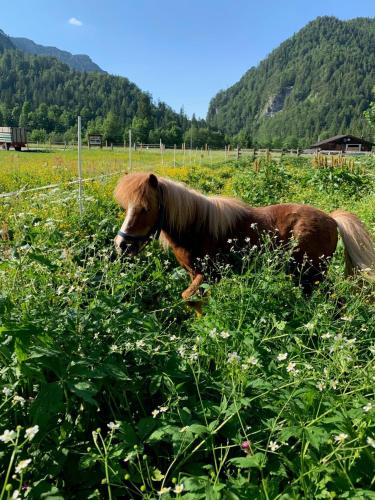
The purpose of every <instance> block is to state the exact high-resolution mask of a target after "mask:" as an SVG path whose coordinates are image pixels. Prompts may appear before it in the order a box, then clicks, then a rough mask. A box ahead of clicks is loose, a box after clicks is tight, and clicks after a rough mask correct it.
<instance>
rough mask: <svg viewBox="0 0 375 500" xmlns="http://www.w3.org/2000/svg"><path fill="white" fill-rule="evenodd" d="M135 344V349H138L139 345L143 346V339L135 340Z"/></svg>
mask: <svg viewBox="0 0 375 500" xmlns="http://www.w3.org/2000/svg"><path fill="white" fill-rule="evenodd" d="M135 345H136V347H137V349H140V348H141V347H144V346H145V341H144V340H137V342H136V343H135Z"/></svg>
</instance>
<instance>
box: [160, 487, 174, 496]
mask: <svg viewBox="0 0 375 500" xmlns="http://www.w3.org/2000/svg"><path fill="white" fill-rule="evenodd" d="M170 491H171V488H167V487H165V486H163V487H162V488H161V489H160V490H159V491H158V495H159V496H162V495H165V494H167V493H169V492H170Z"/></svg>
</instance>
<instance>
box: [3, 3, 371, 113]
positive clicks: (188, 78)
mask: <svg viewBox="0 0 375 500" xmlns="http://www.w3.org/2000/svg"><path fill="white" fill-rule="evenodd" d="M15 9H16V10H15V12H14V14H13V13H12V12H10V11H9V10H8V11H7V12H3V15H2V19H1V22H0V28H2V29H3V30H4V31H5V32H6V33H8V34H10V35H12V36H24V37H27V38H31V39H32V40H34V41H35V42H37V43H41V44H43V45H54V46H56V47H58V48H60V49H65V50H68V51H70V52H73V53H85V54H88V55H90V57H91V58H92V59H93V60H94V61H95V62H96V63H97V64H99V66H101V67H102V68H103V69H105V70H106V71H108V72H109V73H113V74H116V75H122V76H126V77H127V78H129V79H130V80H131V81H133V82H135V83H136V84H137V85H138V86H139V87H140V88H142V89H143V90H146V91H148V92H150V93H151V94H152V96H153V97H154V99H155V100H157V99H160V100H163V101H165V102H167V103H168V104H169V105H171V106H172V107H173V108H174V109H176V110H179V109H180V107H181V106H184V108H185V111H186V112H187V113H188V114H189V115H191V114H192V113H193V112H195V113H196V115H197V116H201V117H205V115H206V112H207V108H208V104H209V101H210V99H211V97H213V96H214V95H215V94H216V93H217V92H218V91H219V90H221V89H224V88H227V87H228V86H230V85H232V84H233V83H235V82H236V81H237V80H238V79H239V78H240V77H241V76H242V75H243V73H244V72H245V71H246V70H248V69H249V68H250V67H251V66H254V65H257V64H258V63H259V61H261V60H262V59H263V58H264V57H266V56H267V54H269V52H270V51H271V50H272V49H274V48H275V47H277V46H278V45H279V44H280V43H281V42H282V41H283V40H285V39H286V38H288V37H289V36H291V35H292V34H293V33H295V32H296V31H298V30H299V29H300V28H302V27H303V26H304V25H305V24H306V23H307V22H309V21H311V20H313V19H314V18H316V17H317V16H322V15H334V16H336V17H339V18H340V19H350V18H353V17H375V0H356V1H353V0H308V1H305V0H261V1H253V0H248V1H245V0H200V1H199V0H190V1H187V0H174V1H172V0H159V1H155V0H122V1H120V0H106V1H105V2H103V0H100V1H99V0H78V1H77V0H74V1H73V0H63V1H51V0H49V1H46V0H43V1H42V0H33V1H32V2H31V1H30V0H17V2H16V4H15ZM72 18H74V19H75V21H72V22H71V23H69V20H70V19H72ZM80 23H81V24H80Z"/></svg>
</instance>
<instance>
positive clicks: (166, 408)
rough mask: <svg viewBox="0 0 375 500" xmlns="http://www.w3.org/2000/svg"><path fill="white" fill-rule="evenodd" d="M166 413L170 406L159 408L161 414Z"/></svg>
mask: <svg viewBox="0 0 375 500" xmlns="http://www.w3.org/2000/svg"><path fill="white" fill-rule="evenodd" d="M166 411H168V406H159V412H160V413H165V412H166Z"/></svg>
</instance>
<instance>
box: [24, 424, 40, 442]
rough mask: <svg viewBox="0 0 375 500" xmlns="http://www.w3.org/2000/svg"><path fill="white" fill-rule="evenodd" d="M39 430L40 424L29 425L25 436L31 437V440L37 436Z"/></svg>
mask: <svg viewBox="0 0 375 500" xmlns="http://www.w3.org/2000/svg"><path fill="white" fill-rule="evenodd" d="M38 432H39V425H34V426H33V427H29V428H28V429H26V431H25V438H27V439H29V440H30V441H31V440H32V439H34V438H35V436H36V435H37V434H38Z"/></svg>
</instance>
